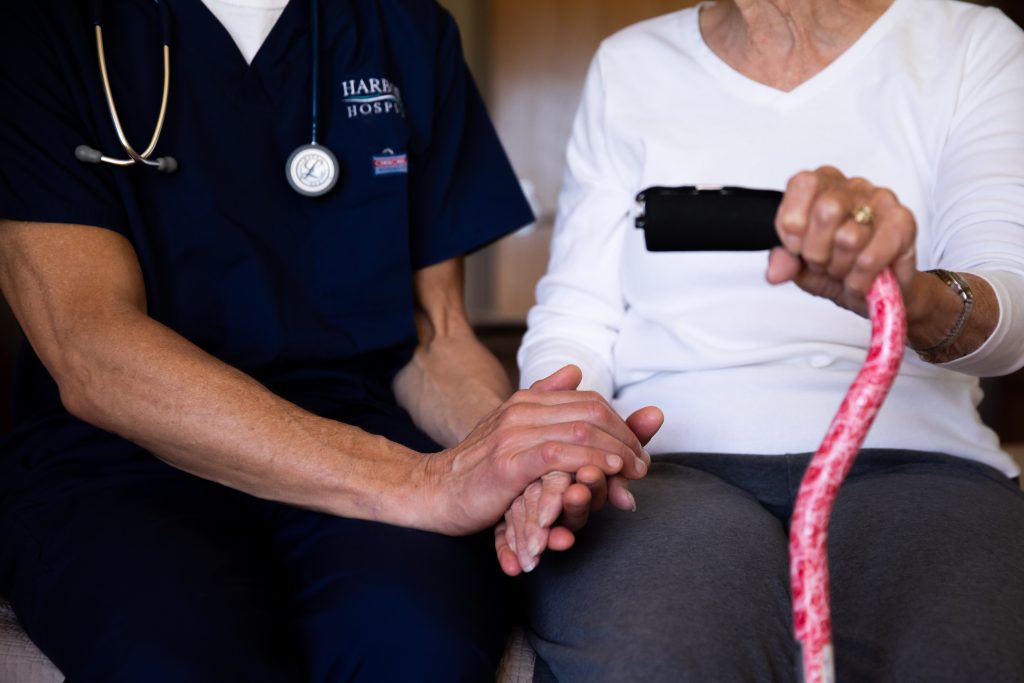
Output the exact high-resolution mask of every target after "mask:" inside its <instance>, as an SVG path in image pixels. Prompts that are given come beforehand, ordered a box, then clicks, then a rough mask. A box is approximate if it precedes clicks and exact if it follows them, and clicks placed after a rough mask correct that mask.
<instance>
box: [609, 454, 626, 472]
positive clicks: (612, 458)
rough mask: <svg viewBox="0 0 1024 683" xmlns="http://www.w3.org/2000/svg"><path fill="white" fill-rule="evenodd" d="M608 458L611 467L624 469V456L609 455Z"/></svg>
mask: <svg viewBox="0 0 1024 683" xmlns="http://www.w3.org/2000/svg"><path fill="white" fill-rule="evenodd" d="M607 460H608V465H609V467H612V468H613V469H616V470H618V469H622V458H621V457H619V456H617V455H609V456H608V458H607Z"/></svg>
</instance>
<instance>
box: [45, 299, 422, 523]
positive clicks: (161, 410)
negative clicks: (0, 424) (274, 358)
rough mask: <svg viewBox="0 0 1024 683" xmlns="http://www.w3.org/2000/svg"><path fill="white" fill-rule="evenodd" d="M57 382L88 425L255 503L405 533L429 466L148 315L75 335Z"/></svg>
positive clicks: (97, 324) (89, 324)
mask: <svg viewBox="0 0 1024 683" xmlns="http://www.w3.org/2000/svg"><path fill="white" fill-rule="evenodd" d="M67 342H68V343H67V344H66V345H65V346H64V351H65V355H64V358H65V360H64V361H63V362H62V363H61V364H60V367H59V368H58V369H57V372H56V373H55V374H56V377H57V380H58V383H59V385H60V387H61V395H62V397H63V399H64V401H65V404H66V406H67V408H68V409H69V410H70V411H71V412H72V413H73V414H75V415H76V416H77V417H79V418H81V419H83V420H85V421H87V422H89V423H91V424H94V425H96V426H99V427H101V428H103V429H106V430H108V431H111V432H114V433H116V434H119V435H121V436H123V437H124V438H126V439H128V440H130V441H133V442H135V443H138V444H140V445H141V446H143V447H145V448H147V449H148V450H150V451H151V452H152V453H153V454H155V455H156V456H157V457H159V458H161V459H162V460H165V461H166V462H168V463H170V464H172V465H174V466H175V467H178V468H180V469H183V470H185V471H187V472H191V473H193V474H196V475H198V476H201V477H204V478H207V479H211V480H214V481H217V482H220V483H222V484H225V485H228V486H231V487H232V488H236V489H239V490H241V491H245V492H247V493H250V494H252V495H254V496H258V497H261V498H267V499H272V500H277V501H281V502H286V503H291V504H295V505H298V506H301V507H305V508H310V509H316V510H321V511H325V512H329V513H332V514H337V515H342V516H347V517H356V518H361V519H372V520H377V521H382V522H389V523H394V524H401V525H405V526H423V525H424V522H423V521H422V520H419V521H417V520H415V519H413V517H412V516H411V515H410V514H409V513H410V512H411V511H413V510H420V511H422V510H423V506H422V504H421V501H419V500H417V499H416V495H415V494H416V487H414V486H410V485H409V484H410V482H412V481H415V479H416V476H415V475H416V474H417V470H418V469H419V468H420V467H421V462H422V460H423V457H422V456H421V455H419V454H417V453H414V452H412V451H410V450H408V449H406V448H403V447H402V446H399V445H398V444H395V443H393V442H391V441H388V440H387V439H384V438H381V437H377V436H373V435H370V434H367V433H365V432H363V431H361V430H359V429H357V428H354V427H351V426H348V425H344V424H341V423H338V422H334V421H331V420H325V419H322V418H319V417H317V416H315V415H312V414H310V413H308V412H306V411H304V410H302V409H300V408H298V407H296V406H294V405H293V404H291V403H288V402H287V401H284V400H283V399H281V398H279V397H277V396H276V395H274V394H273V393H271V392H270V391H268V390H267V389H266V388H264V387H263V386H262V385H261V384H259V383H258V382H256V381H255V380H253V379H251V378H249V377H248V376H246V375H245V374H243V373H241V372H239V371H237V370H235V369H234V368H231V367H230V366H228V365H226V364H224V363H221V362H220V361H218V360H217V359H215V358H213V357H212V356H209V355H208V354H206V353H204V352H203V351H201V350H200V349H198V348H197V347H195V346H194V345H192V344H191V343H189V342H188V341H186V340H185V339H183V338H182V337H180V336H179V335H177V334H176V333H174V332H172V331H171V330H169V329H167V328H166V327H164V326H162V325H160V324H159V323H157V322H155V321H153V320H152V319H150V318H148V317H146V316H145V315H143V314H141V313H132V312H126V313H121V314H116V315H108V316H97V315H93V316H89V318H88V319H87V320H86V321H84V322H83V323H81V324H79V325H78V326H76V328H75V329H74V330H69V334H68V339H67Z"/></svg>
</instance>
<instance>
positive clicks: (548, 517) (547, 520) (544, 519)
mask: <svg viewBox="0 0 1024 683" xmlns="http://www.w3.org/2000/svg"><path fill="white" fill-rule="evenodd" d="M554 521H555V520H554V518H553V516H552V513H551V512H549V511H547V510H545V511H544V512H542V513H540V519H538V520H537V523H538V524H540V526H541V528H542V529H547V528H548V527H549V526H551V523H552V522H554Z"/></svg>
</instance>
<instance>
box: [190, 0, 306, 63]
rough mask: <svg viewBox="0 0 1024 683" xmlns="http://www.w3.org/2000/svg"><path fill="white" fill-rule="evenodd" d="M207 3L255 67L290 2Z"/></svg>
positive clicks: (212, 0)
mask: <svg viewBox="0 0 1024 683" xmlns="http://www.w3.org/2000/svg"><path fill="white" fill-rule="evenodd" d="M203 4H204V5H206V7H207V9H209V10H210V12H211V13H212V14H213V16H215V17H217V19H218V20H219V21H220V23H221V24H223V25H224V28H226V29H227V31H228V33H229V34H230V35H231V38H232V39H233V40H234V41H235V45H237V46H238V50H239V51H240V52H241V53H242V56H243V57H245V62H246V63H247V64H251V63H252V59H253V57H255V56H256V53H257V52H259V49H260V46H261V45H263V41H265V40H266V39H267V36H268V35H270V31H271V29H273V28H274V24H276V23H277V20H278V18H280V16H281V12H283V11H284V8H285V5H287V4H288V0H203Z"/></svg>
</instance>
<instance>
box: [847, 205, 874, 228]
mask: <svg viewBox="0 0 1024 683" xmlns="http://www.w3.org/2000/svg"><path fill="white" fill-rule="evenodd" d="M850 218H852V219H853V222H854V223H859V224H860V225H871V224H872V223H874V222H875V212H874V211H872V210H871V207H870V206H868V205H867V204H861V205H860V206H858V207H857V208H856V209H854V211H853V213H851V214H850Z"/></svg>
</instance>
